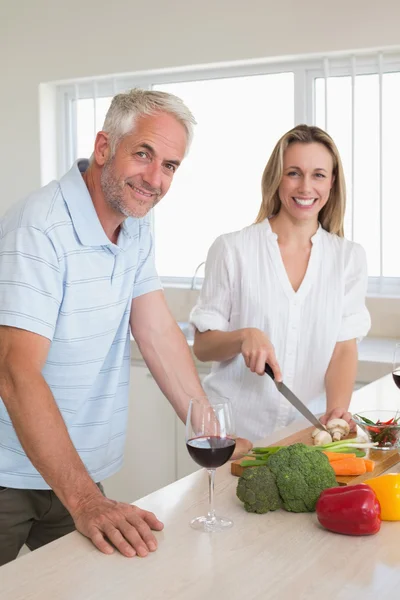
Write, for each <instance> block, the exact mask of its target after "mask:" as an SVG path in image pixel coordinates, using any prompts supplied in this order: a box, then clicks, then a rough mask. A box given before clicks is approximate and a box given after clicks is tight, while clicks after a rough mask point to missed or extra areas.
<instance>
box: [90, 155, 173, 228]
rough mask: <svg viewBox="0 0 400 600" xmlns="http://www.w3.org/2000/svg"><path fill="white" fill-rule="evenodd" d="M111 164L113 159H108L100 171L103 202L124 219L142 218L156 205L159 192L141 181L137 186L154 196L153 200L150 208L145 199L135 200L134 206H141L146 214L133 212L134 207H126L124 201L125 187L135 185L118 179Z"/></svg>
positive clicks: (141, 211)
mask: <svg viewBox="0 0 400 600" xmlns="http://www.w3.org/2000/svg"><path fill="white" fill-rule="evenodd" d="M113 163H114V159H113V158H110V159H109V160H108V161H107V162H106V163H105V165H104V166H103V169H102V171H101V176H100V182H101V189H102V192H103V195H104V199H105V201H106V202H107V204H108V206H110V207H111V208H112V209H113V210H114V211H116V212H118V213H120V214H122V215H123V216H124V217H134V218H141V217H144V216H145V215H146V214H147V213H148V211H149V210H151V209H152V208H153V207H154V206H155V205H156V204H157V202H158V200H159V196H160V193H161V190H155V189H153V188H150V187H149V185H148V184H147V183H145V182H144V181H143V180H142V181H141V183H140V184H137V185H139V187H140V188H142V189H143V190H145V191H148V192H149V193H151V194H155V199H154V200H153V203H152V204H151V206H149V201H148V200H147V201H146V200H145V199H143V200H139V199H136V200H135V202H136V204H138V205H139V207H140V206H142V207H143V208H145V210H146V212H143V210H135V207H134V206H133V207H132V206H128V204H127V202H126V201H125V200H124V189H125V186H126V185H128V183H132V185H135V184H134V183H133V181H132V182H131V181H130V180H128V179H127V180H124V179H118V178H117V177H116V176H115V174H114V164H113Z"/></svg>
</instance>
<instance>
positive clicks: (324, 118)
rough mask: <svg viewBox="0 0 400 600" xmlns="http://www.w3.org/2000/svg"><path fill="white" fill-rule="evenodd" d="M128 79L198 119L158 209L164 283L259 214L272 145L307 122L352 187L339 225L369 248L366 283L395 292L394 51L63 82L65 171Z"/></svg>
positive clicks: (189, 270)
mask: <svg viewBox="0 0 400 600" xmlns="http://www.w3.org/2000/svg"><path fill="white" fill-rule="evenodd" d="M134 86H139V87H147V88H153V89H159V90H164V91H168V92H172V93H174V94H176V95H178V96H180V97H181V98H182V99H183V100H184V101H185V102H186V104H187V105H188V106H189V108H190V109H191V110H192V112H193V114H194V116H195V118H196V120H197V122H198V125H197V126H196V129H195V137H194V141H193V144H192V148H191V151H190V153H189V155H188V157H187V158H186V159H185V161H184V162H183V164H182V166H181V167H180V169H179V171H178V173H177V175H176V177H175V179H174V182H173V185H172V187H171V189H170V191H169V192H168V195H167V196H166V197H165V198H164V199H163V200H162V201H161V202H160V204H159V205H158V206H157V207H156V208H155V210H154V214H153V225H154V237H155V251H156V262H157V268H158V271H159V273H160V275H161V276H162V277H163V279H164V281H166V282H168V281H171V282H175V283H179V282H184V283H188V282H190V281H191V278H192V276H193V273H194V271H195V269H196V267H197V265H199V264H200V263H201V262H202V261H204V260H205V258H206V254H207V250H208V248H209V246H210V245H211V243H212V241H213V240H214V239H215V238H216V237H217V236H218V235H220V234H222V233H225V232H228V231H234V230H236V229H240V228H242V227H244V226H246V225H249V224H250V223H252V222H253V221H254V219H255V217H256V215H257V212H258V209H259V205H260V202H261V185H260V183H261V175H262V171H263V169H264V167H265V164H266V162H267V160H268V158H269V155H270V153H271V150H272V148H273V146H274V145H275V143H276V141H277V140H278V138H279V137H280V136H281V135H282V134H283V133H284V132H285V131H287V130H288V129H290V128H291V127H293V126H294V125H295V124H296V123H300V122H306V123H309V124H316V125H318V126H320V127H322V128H323V129H326V130H327V131H328V132H329V133H330V134H331V135H332V137H333V139H334V140H335V142H336V144H337V146H338V149H339V152H340V154H341V157H342V160H343V165H344V169H345V175H346V183H347V192H348V194H347V211H346V219H345V234H346V237H349V238H350V239H354V240H355V241H357V242H360V243H361V244H362V245H363V246H364V248H365V249H366V252H367V257H368V266H369V274H370V276H371V277H370V282H371V290H373V291H377V292H386V293H391V292H394V293H398V292H400V263H399V262H398V260H397V244H396V224H397V221H398V220H399V219H398V218H397V217H398V215H399V217H400V201H399V199H398V197H397V196H398V192H397V186H396V173H397V170H398V165H397V159H396V150H397V148H396V147H395V144H396V140H397V139H398V138H399V133H400V112H399V110H398V106H399V105H400V54H382V53H380V54H373V55H372V54H360V55H357V56H355V55H352V56H343V57H337V56H334V57H328V58H327V57H323V58H321V59H313V60H308V61H305V60H303V59H299V60H298V61H295V60H291V61H290V62H281V63H276V64H270V63H264V64H262V63H261V62H260V61H258V62H255V63H253V64H246V65H240V66H235V65H233V66H232V67H221V68H210V69H202V70H198V71H193V72H184V71H181V72H177V71H174V72H173V71H171V73H169V74H168V73H165V72H164V73H163V74H154V75H151V74H149V75H147V76H140V77H132V78H115V79H112V80H111V79H104V80H101V81H86V82H82V83H79V84H74V85H70V86H60V87H59V113H60V115H61V122H62V132H63V139H64V140H65V144H63V148H62V153H61V156H60V163H59V164H60V175H61V174H62V173H63V172H65V170H66V169H67V168H69V166H70V165H71V163H72V161H73V160H75V159H76V158H77V157H78V156H79V157H82V156H90V154H91V152H92V147H93V141H94V137H95V132H96V131H97V130H99V129H101V126H102V123H103V121H104V116H105V113H106V111H107V109H108V106H109V104H110V101H111V98H112V96H113V95H114V94H115V93H117V92H119V91H122V90H127V89H130V88H131V87H134ZM199 274H201V271H199Z"/></svg>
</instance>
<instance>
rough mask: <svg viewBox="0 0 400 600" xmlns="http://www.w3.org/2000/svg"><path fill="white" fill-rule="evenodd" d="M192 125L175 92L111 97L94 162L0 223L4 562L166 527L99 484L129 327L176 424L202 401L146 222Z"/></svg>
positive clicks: (104, 545) (110, 453)
mask: <svg viewBox="0 0 400 600" xmlns="http://www.w3.org/2000/svg"><path fill="white" fill-rule="evenodd" d="M194 123H195V121H194V119H193V117H192V115H191V113H190V112H189V111H188V109H187V108H186V107H185V105H184V104H183V103H182V101H181V100H179V99H178V98H176V97H175V96H172V95H169V94H166V93H163V92H153V91H143V90H132V91H131V92H129V93H127V94H119V95H117V96H116V97H115V98H114V99H113V102H112V104H111V107H110V109H109V111H108V113H107V116H106V119H105V123H104V128H103V131H100V132H99V133H98V134H97V136H96V141H95V146H94V153H93V155H92V157H91V159H90V163H89V162H88V161H86V160H81V161H78V163H77V164H75V165H74V166H73V167H72V169H71V170H70V171H69V172H68V173H67V174H66V175H65V176H64V177H62V179H61V180H60V181H59V182H52V183H50V184H49V185H47V186H45V187H44V188H42V189H41V190H39V191H38V192H36V193H34V194H33V195H31V196H30V197H28V199H27V200H25V201H24V202H23V203H22V204H19V205H18V206H16V207H14V208H13V209H12V210H11V211H9V213H8V214H7V215H6V216H5V217H3V219H2V220H1V222H0V225H1V239H0V397H1V400H0V486H1V487H0V564H4V563H6V562H8V561H10V560H12V559H14V558H15V557H16V556H17V554H18V552H19V550H20V548H21V546H22V545H23V544H24V543H26V544H27V545H28V546H29V548H31V549H35V548H38V547H40V546H42V545H43V544H46V543H48V542H50V541H52V540H54V539H56V538H57V537H60V536H61V535H64V534H66V533H69V532H70V531H72V530H73V529H75V528H76V529H78V530H79V531H80V532H81V533H82V534H84V535H85V536H87V537H88V538H90V539H91V540H92V542H93V543H94V544H95V545H96V546H97V548H98V549H99V550H101V551H102V552H104V553H106V554H110V553H112V552H113V546H114V547H116V548H117V549H118V550H119V551H120V552H121V553H122V554H124V555H125V556H134V555H135V554H137V555H139V556H146V555H147V554H148V552H149V551H153V550H155V549H156V547H157V542H156V538H155V536H154V535H153V533H152V531H151V530H152V529H153V530H161V529H162V528H163V525H162V523H161V522H160V521H159V520H158V519H157V518H156V517H155V515H153V514H152V513H149V512H147V511H144V510H140V509H139V508H136V507H134V506H131V505H128V504H123V503H120V502H116V501H113V500H110V499H107V498H105V497H104V495H103V494H102V491H101V484H100V481H101V480H103V479H104V478H106V477H109V476H110V475H112V474H113V473H115V472H116V471H117V470H118V468H119V467H120V466H121V463H122V458H123V456H122V454H123V445H124V439H125V437H124V436H125V427H126V416H127V407H128V383H129V366H130V361H129V343H130V339H129V326H130V328H131V330H132V333H133V335H134V337H135V340H136V341H137V343H138V345H139V348H140V350H141V353H142V355H143V357H144V360H145V361H146V363H147V365H148V367H149V368H150V370H151V372H152V374H153V375H154V377H155V379H156V381H157V383H158V385H159V386H160V388H161V389H162V391H163V392H164V394H165V395H166V396H167V398H168V399H169V401H170V402H171V403H172V405H173V407H174V409H175V410H176V412H177V414H178V415H179V417H180V418H181V419H182V420H184V419H185V418H186V412H187V406H188V401H189V399H190V397H193V396H198V395H204V392H203V390H202V387H201V385H200V381H199V378H198V376H197V373H196V370H195V367H194V364H193V361H192V358H191V355H190V352H189V350H188V346H187V343H186V340H185V338H184V336H183V335H182V333H181V332H180V330H179V327H178V326H177V324H176V323H175V321H174V319H173V317H172V316H171V314H170V312H169V310H168V308H167V305H166V302H165V300H164V296H163V293H162V291H161V286H160V282H159V279H158V277H157V273H156V271H155V267H154V262H153V248H152V240H151V233H150V222H149V218H148V216H147V215H148V212H149V211H150V209H151V208H153V206H155V204H157V202H159V201H160V200H161V198H163V196H164V195H165V194H166V193H167V191H168V189H169V187H170V185H171V182H172V179H173V176H174V174H175V171H176V170H177V169H178V167H179V165H180V164H181V162H182V160H183V158H184V156H185V153H186V151H187V149H188V147H189V144H190V140H191V136H192V126H193V124H194ZM143 401H146V399H144V400H143ZM133 418H134V415H133Z"/></svg>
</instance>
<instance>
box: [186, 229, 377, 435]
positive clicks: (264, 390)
mask: <svg viewBox="0 0 400 600" xmlns="http://www.w3.org/2000/svg"><path fill="white" fill-rule="evenodd" d="M311 241H312V249H311V255H310V259H309V263H308V268H307V272H306V274H305V277H304V279H303V282H302V284H301V286H300V288H299V289H298V291H297V292H295V291H294V290H293V288H292V286H291V283H290V281H289V278H288V276H287V273H286V269H285V266H284V264H283V260H282V256H281V253H280V249H279V246H278V237H277V235H276V234H275V233H274V232H273V231H272V230H271V226H270V224H269V221H268V219H266V220H265V221H263V222H262V223H259V224H256V225H250V226H249V227H246V228H245V229H242V230H241V231H237V232H234V233H229V234H226V235H222V236H220V237H218V238H217V239H216V240H215V242H214V243H213V245H212V246H211V248H210V250H209V253H208V257H207V262H206V270H205V279H204V283H203V287H202V290H201V292H200V295H199V299H198V302H197V305H196V306H195V307H194V308H193V310H192V312H191V315H190V320H191V322H192V323H193V325H194V326H195V327H196V328H197V329H198V330H199V331H201V332H203V331H207V330H208V329H211V330H220V331H234V330H236V329H241V328H244V327H257V328H258V329H261V331H264V332H265V334H266V335H267V336H268V338H269V339H270V340H271V342H272V344H273V345H274V347H275V352H276V356H277V359H278V362H279V365H280V367H281V370H282V375H283V381H284V382H285V383H286V385H287V386H288V387H289V388H291V389H292V390H293V391H294V393H295V394H297V395H298V396H299V397H300V399H301V400H303V402H305V403H306V404H307V405H308V406H309V408H310V409H311V410H312V411H313V412H314V413H323V412H325V408H326V400H325V384H324V378H325V373H326V371H327V368H328V365H329V362H330V360H331V357H332V354H333V350H334V348H335V344H336V342H341V341H344V340H351V339H354V338H357V339H360V338H362V337H363V336H364V335H366V334H367V332H368V330H369V328H370V317H369V313H368V310H367V308H366V306H365V295H366V288H367V266H366V258H365V252H364V250H363V248H362V247H361V246H360V245H359V244H355V243H354V242H350V241H348V240H346V239H344V238H339V237H338V236H337V235H333V234H330V233H328V232H327V231H325V230H324V229H322V227H319V229H318V231H317V233H316V234H315V235H314V236H313V238H312V240H311ZM203 385H204V389H205V391H206V393H207V394H216V395H220V396H225V397H228V398H230V400H231V401H232V404H233V407H234V411H235V417H236V430H237V435H239V436H241V437H246V438H248V439H250V440H252V441H255V440H258V439H261V438H263V437H265V436H266V435H268V434H269V433H271V432H272V431H274V430H276V429H279V428H282V427H285V426H286V425H288V424H289V423H290V422H291V421H293V420H294V419H295V418H298V417H299V414H298V413H297V411H296V410H295V409H294V408H293V407H292V406H291V405H290V404H289V402H287V400H285V398H284V397H283V396H282V395H281V394H280V393H279V392H278V390H277V389H276V387H275V385H274V384H273V382H272V380H271V379H270V378H269V377H268V376H264V377H260V376H259V375H257V374H255V373H252V372H251V371H250V370H249V369H248V368H247V367H246V365H245V363H244V359H243V357H242V355H241V354H240V355H238V356H236V357H235V358H233V359H231V360H228V361H225V362H215V363H213V366H212V370H211V373H210V374H209V375H208V376H207V377H206V378H205V380H204V382H203Z"/></svg>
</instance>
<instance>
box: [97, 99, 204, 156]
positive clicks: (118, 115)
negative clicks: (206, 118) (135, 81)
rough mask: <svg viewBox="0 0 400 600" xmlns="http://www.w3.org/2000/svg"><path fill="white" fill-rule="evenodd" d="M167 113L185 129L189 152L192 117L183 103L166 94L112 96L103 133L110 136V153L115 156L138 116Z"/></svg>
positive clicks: (194, 122)
mask: <svg viewBox="0 0 400 600" xmlns="http://www.w3.org/2000/svg"><path fill="white" fill-rule="evenodd" d="M157 112H166V113H169V114H171V115H173V116H174V117H175V118H176V120H177V121H179V122H180V123H182V125H183V126H184V128H185V129H186V134H187V145H186V153H187V152H188V150H189V147H190V144H191V142H192V138H193V126H194V125H196V121H195V118H194V117H193V115H192V113H191V112H190V110H189V109H188V108H187V106H186V105H185V104H184V103H183V101H182V100H181V99H180V98H178V96H174V95H173V94H168V93H167V92H159V91H153V90H142V89H139V88H134V89H133V90H130V91H129V92H126V93H123V94H117V95H116V96H114V98H113V100H112V102H111V105H110V108H109V109H108V111H107V114H106V118H105V121H104V125H103V131H105V132H106V133H108V134H109V143H110V147H111V153H112V155H114V153H115V151H116V148H117V146H118V144H119V142H120V141H121V139H122V138H123V137H124V136H125V135H127V134H128V133H130V132H131V131H132V130H133V128H134V126H135V121H136V119H137V118H138V117H141V116H144V115H153V114H155V113H157Z"/></svg>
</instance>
